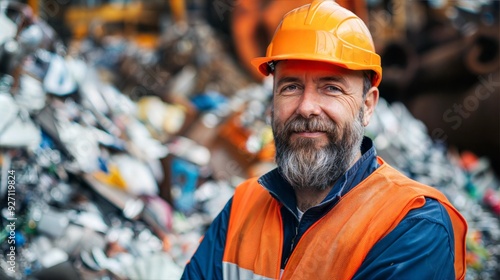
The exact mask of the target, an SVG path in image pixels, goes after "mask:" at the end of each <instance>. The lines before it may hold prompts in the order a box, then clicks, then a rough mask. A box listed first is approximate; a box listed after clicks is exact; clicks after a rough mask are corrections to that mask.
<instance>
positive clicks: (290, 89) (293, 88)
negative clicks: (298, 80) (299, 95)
mask: <svg viewBox="0 0 500 280" xmlns="http://www.w3.org/2000/svg"><path fill="white" fill-rule="evenodd" d="M298 89H299V87H298V86H296V85H287V86H284V87H283V88H281V92H293V91H296V90H298Z"/></svg>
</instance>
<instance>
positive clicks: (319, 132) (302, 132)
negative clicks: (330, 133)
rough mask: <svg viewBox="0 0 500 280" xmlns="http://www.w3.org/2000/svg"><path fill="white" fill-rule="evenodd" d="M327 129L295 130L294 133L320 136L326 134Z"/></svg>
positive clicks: (303, 135) (305, 135) (304, 135)
mask: <svg viewBox="0 0 500 280" xmlns="http://www.w3.org/2000/svg"><path fill="white" fill-rule="evenodd" d="M325 133H326V131H320V130H314V131H309V130H305V131H295V132H294V134H296V135H299V136H302V137H318V136H321V135H324V134H325Z"/></svg>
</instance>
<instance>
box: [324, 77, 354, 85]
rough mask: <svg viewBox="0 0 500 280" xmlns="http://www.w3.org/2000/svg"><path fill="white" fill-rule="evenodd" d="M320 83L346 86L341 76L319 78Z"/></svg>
mask: <svg viewBox="0 0 500 280" xmlns="http://www.w3.org/2000/svg"><path fill="white" fill-rule="evenodd" d="M319 81H320V82H339V83H342V84H346V83H347V81H346V79H344V77H342V76H327V77H321V78H319Z"/></svg>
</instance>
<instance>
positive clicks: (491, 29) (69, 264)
mask: <svg viewBox="0 0 500 280" xmlns="http://www.w3.org/2000/svg"><path fill="white" fill-rule="evenodd" d="M337 2H338V3H339V4H340V5H342V6H344V7H346V8H348V9H350V10H352V11H353V12H355V13H356V14H357V15H358V16H359V17H360V18H362V19H363V20H364V21H365V23H366V24H367V26H368V27H369V29H370V31H371V32H372V35H373V39H374V44H375V46H376V49H377V52H378V53H379V54H380V55H381V57H382V66H383V79H382V83H381V85H380V93H381V100H380V104H379V105H378V108H377V111H376V114H375V116H374V118H373V121H372V122H371V123H370V125H369V126H368V127H367V129H366V135H367V136H369V137H371V138H372V139H373V140H374V142H375V145H376V147H377V151H378V153H379V155H381V156H382V157H383V158H384V159H385V160H386V161H387V162H389V163H390V164H391V165H393V166H394V167H396V168H398V169H399V170H400V171H402V172H404V173H405V174H407V175H408V176H409V177H411V178H413V179H415V180H418V181H420V182H423V183H426V184H429V185H431V186H433V187H436V188H438V189H439V190H441V191H442V192H443V193H445V195H446V196H447V197H448V198H449V199H450V201H451V202H452V203H453V204H454V205H455V207H457V208H458V209H459V210H460V211H461V212H462V213H463V214H464V216H465V217H466V219H467V221H468V223H469V232H468V238H467V264H468V271H467V279H500V265H499V264H498V261H500V219H499V218H500V191H499V180H498V176H499V174H500V113H499V106H500V100H499V96H500V95H499V91H500V56H499V51H500V23H499V16H500V2H499V1H496V0H478V1H468V0H454V1H450V0H433V1H431V0H429V1H423V0H422V1H420V0H419V1H411V0H407V1H403V0H399V1H398V0H392V1H391V0H339V1H337ZM306 3H308V1H306V0H258V1H257V0H161V1H160V0H148V1H146V0H143V1H138V0H110V1H104V0H74V1H71V0H44V1H38V0H26V1H6V0H0V164H1V173H0V201H1V202H0V207H1V215H2V219H1V232H0V250H1V251H2V257H1V258H0V267H1V269H0V279H179V278H180V275H181V273H182V269H183V267H184V265H185V263H186V261H187V260H189V258H190V256H191V255H192V254H193V252H194V250H195V249H196V247H197V244H198V241H199V239H200V238H201V237H202V235H203V233H204V232H205V230H206V228H207V226H208V225H209V224H210V222H211V221H212V220H213V219H214V218H215V216H216V215H217V213H218V212H219V211H220V210H221V209H222V207H223V206H224V204H225V203H226V202H227V200H228V199H229V198H230V197H231V195H232V193H233V190H234V187H235V186H236V185H237V184H238V183H240V182H241V181H243V180H245V179H246V178H249V177H252V176H259V175H261V174H263V173H265V172H267V171H269V170H270V169H272V168H274V167H275V164H274V146H273V139H272V138H273V137H272V131H271V128H270V126H269V110H268V109H269V102H270V100H271V96H272V84H271V80H269V79H266V78H264V77H262V76H261V75H260V74H258V73H257V72H256V71H254V70H253V69H252V68H251V66H250V63H249V61H250V59H251V58H253V57H257V56H262V55H264V54H265V49H266V47H267V44H268V42H269V41H270V39H271V37H272V34H273V33H274V30H275V28H276V26H277V25H278V24H279V22H280V20H281V17H282V16H283V15H284V14H285V13H286V12H287V11H289V10H291V9H293V8H295V7H298V6H300V5H303V4H306ZM298 40H299V42H300V38H298Z"/></svg>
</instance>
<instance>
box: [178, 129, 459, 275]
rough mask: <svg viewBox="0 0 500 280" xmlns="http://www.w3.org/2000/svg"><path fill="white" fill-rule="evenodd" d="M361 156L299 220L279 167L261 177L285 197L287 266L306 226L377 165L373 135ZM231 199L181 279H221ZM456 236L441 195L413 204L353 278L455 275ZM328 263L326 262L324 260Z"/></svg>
mask: <svg viewBox="0 0 500 280" xmlns="http://www.w3.org/2000/svg"><path fill="white" fill-rule="evenodd" d="M361 151H362V156H361V158H360V159H359V160H358V161H357V162H356V163H355V164H354V165H353V166H352V167H351V168H350V169H349V170H348V171H347V172H346V173H345V174H344V175H343V176H342V177H341V178H340V179H339V180H338V181H337V182H336V183H335V185H334V187H333V188H332V190H331V191H330V192H329V194H328V195H327V197H326V198H325V199H324V200H323V202H322V203H320V204H319V205H317V206H315V207H312V208H310V209H308V210H307V211H306V212H305V213H304V215H303V216H302V219H301V220H300V222H299V219H298V217H297V204H296V199H295V194H294V191H293V189H292V187H291V186H290V185H289V184H288V182H286V180H285V179H283V177H282V176H281V175H280V174H279V172H278V171H277V169H274V170H272V171H270V172H269V173H267V174H265V175H263V176H262V177H260V178H259V183H260V184H261V185H262V186H264V187H265V188H266V189H267V190H268V191H269V192H270V193H271V195H272V196H273V197H274V198H275V199H277V200H278V201H279V202H281V203H282V205H283V206H282V209H281V215H282V220H283V227H284V242H283V247H282V250H283V254H282V256H283V259H282V263H281V267H282V268H283V267H284V266H285V263H286V260H287V259H288V256H290V254H291V252H292V250H293V249H292V240H294V239H295V241H294V243H295V244H297V242H298V240H299V239H300V238H301V237H302V235H303V234H304V232H305V231H306V230H307V229H308V228H309V227H310V226H311V225H312V224H314V223H315V222H316V221H317V220H318V219H320V218H321V217H322V216H323V215H325V214H326V213H327V212H328V211H329V210H330V209H332V208H333V207H334V206H335V205H336V204H337V202H338V201H339V198H340V197H341V196H343V195H345V194H346V193H347V192H349V191H350V190H351V189H352V188H353V187H355V186H356V185H357V184H359V183H360V182H361V181H363V180H364V179H365V178H366V177H368V176H369V175H370V174H371V173H372V172H373V171H374V170H375V169H377V168H378V163H377V160H376V151H375V148H374V146H373V143H372V141H371V140H370V139H369V138H367V137H365V138H364V139H363V144H362V146H361ZM231 203H232V200H229V202H228V203H227V204H226V206H225V207H224V209H223V210H222V212H221V213H220V214H219V215H218V216H217V218H215V219H214V221H213V222H212V225H211V226H210V228H209V229H208V231H207V232H206V234H205V237H204V238H203V241H202V242H201V244H200V246H199V247H198V249H197V251H196V252H195V254H194V256H193V257H192V259H191V261H190V262H189V263H188V264H187V266H186V268H185V270H184V274H183V276H182V279H222V256H223V254H224V245H225V241H226V232H227V226H228V221H229V214H230V211H231ZM453 262H454V236H453V228H452V225H451V221H450V218H449V216H448V213H447V212H446V210H445V209H444V208H443V206H442V205H441V204H440V203H438V202H437V201H435V200H433V199H430V198H427V199H426V204H425V205H424V206H423V207H421V208H418V209H414V210H411V211H410V212H409V213H408V214H407V215H406V217H405V218H404V219H403V220H402V221H401V222H400V223H399V225H398V226H397V227H396V228H395V229H394V230H393V231H391V232H390V233H389V234H388V235H387V236H385V237H384V238H383V239H381V240H380V241H379V242H378V243H377V244H375V246H374V247H373V248H372V249H371V250H370V252H369V253H368V255H367V256H366V259H365V260H364V261H363V263H362V265H361V267H360V268H359V269H358V271H357V273H356V274H355V276H354V278H353V279H439V280H443V279H455V272H454V267H453ZM325 265H326V264H325Z"/></svg>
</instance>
